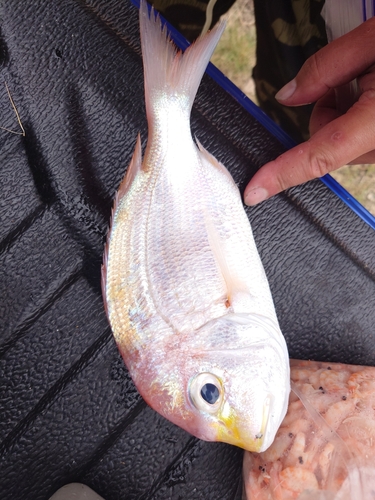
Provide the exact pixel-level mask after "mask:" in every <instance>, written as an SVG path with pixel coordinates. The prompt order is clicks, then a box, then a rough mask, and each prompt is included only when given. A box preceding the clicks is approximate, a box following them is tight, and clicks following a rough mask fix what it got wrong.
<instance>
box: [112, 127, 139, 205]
mask: <svg viewBox="0 0 375 500" xmlns="http://www.w3.org/2000/svg"><path fill="white" fill-rule="evenodd" d="M141 168H142V143H141V135H140V134H138V136H137V142H136V144H135V148H134V153H133V156H132V159H131V160H130V163H129V166H128V169H127V171H126V174H125V177H124V179H123V180H122V181H121V184H120V186H119V188H118V191H117V193H116V198H115V203H114V207H113V209H114V210H116V209H117V207H118V204H119V202H120V201H121V200H122V198H123V197H124V196H125V194H126V193H127V192H128V191H129V188H130V186H131V185H132V184H133V181H134V179H135V177H136V175H137V174H138V172H139V171H140V170H141Z"/></svg>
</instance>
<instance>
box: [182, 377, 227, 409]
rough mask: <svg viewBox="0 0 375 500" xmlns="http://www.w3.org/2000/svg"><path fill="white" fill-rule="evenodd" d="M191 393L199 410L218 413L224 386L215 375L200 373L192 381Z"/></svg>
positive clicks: (192, 399)
mask: <svg viewBox="0 0 375 500" xmlns="http://www.w3.org/2000/svg"><path fill="white" fill-rule="evenodd" d="M189 395H190V399H191V401H192V403H193V404H194V406H195V407H196V408H197V409H198V410H201V411H205V412H208V413H216V412H217V410H218V409H219V407H220V405H221V403H222V400H223V395H224V388H223V386H222V383H221V381H220V380H219V379H218V378H217V377H216V376H215V375H212V374H211V373H199V374H198V375H196V376H195V377H194V378H193V379H192V381H191V383H190V388H189Z"/></svg>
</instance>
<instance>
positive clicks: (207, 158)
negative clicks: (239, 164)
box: [195, 138, 238, 190]
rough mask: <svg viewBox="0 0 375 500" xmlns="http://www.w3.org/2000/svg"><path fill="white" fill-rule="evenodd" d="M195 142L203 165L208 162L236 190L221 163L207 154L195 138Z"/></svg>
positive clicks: (234, 184)
mask: <svg viewBox="0 0 375 500" xmlns="http://www.w3.org/2000/svg"><path fill="white" fill-rule="evenodd" d="M195 140H196V143H197V145H198V148H199V154H200V157H201V158H202V161H203V164H204V163H206V162H208V163H209V164H210V165H212V166H213V167H214V168H216V169H217V170H219V172H221V173H222V174H223V175H224V176H225V177H226V178H227V179H228V181H229V182H230V183H231V184H232V185H233V187H235V188H236V189H237V190H238V187H237V184H236V183H235V182H234V180H233V177H232V176H231V175H230V173H229V172H228V170H227V168H226V167H225V166H224V165H223V164H222V163H221V162H219V161H218V160H217V159H216V158H215V157H214V156H213V155H212V154H211V153H209V152H208V151H207V149H205V148H204V147H203V146H202V144H201V143H200V142H199V140H198V139H197V138H195Z"/></svg>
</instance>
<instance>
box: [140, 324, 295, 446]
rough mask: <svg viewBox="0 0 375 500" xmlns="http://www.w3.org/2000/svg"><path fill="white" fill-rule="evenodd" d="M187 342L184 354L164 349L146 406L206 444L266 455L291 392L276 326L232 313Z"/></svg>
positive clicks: (283, 347)
mask: <svg viewBox="0 0 375 500" xmlns="http://www.w3.org/2000/svg"><path fill="white" fill-rule="evenodd" d="M183 343H184V346H185V347H184V349H176V350H174V349H173V348H170V349H169V350H168V352H165V354H164V359H163V362H162V363H159V367H158V369H157V371H156V372H155V371H154V374H153V376H152V378H153V383H152V384H148V386H147V387H146V388H145V389H146V392H147V394H144V393H143V394H142V395H143V397H145V399H146V401H147V402H148V403H149V404H150V405H151V406H152V407H153V408H154V409H155V410H157V411H158V412H159V413H161V414H162V415H164V416H165V417H166V418H168V419H169V420H171V421H172V422H174V423H175V424H176V425H178V426H180V427H182V428H184V429H185V430H186V431H188V432H190V433H191V434H193V435H195V436H196V437H198V438H200V439H203V440H205V441H221V442H225V443H230V444H233V445H236V446H239V447H241V448H244V449H245V450H248V451H255V452H262V451H265V450H266V449H267V448H268V447H269V446H270V445H271V444H272V442H273V440H274V438H275V435H276V432H277V430H278V428H279V426H280V424H281V422H282V420H283V418H284V416H285V414H286V411H287V406H288V398H289V392H290V371H289V357H288V351H287V348H286V343H285V340H284V337H283V336H282V334H281V332H280V330H279V328H278V325H277V323H276V322H275V321H274V320H269V319H268V318H265V317H262V316H257V315H246V314H228V315H226V316H224V317H222V318H218V319H215V320H212V321H210V322H209V323H207V324H205V325H204V326H203V327H202V328H200V329H199V331H197V332H195V335H194V338H191V342H190V347H189V349H187V348H186V345H187V342H186V339H184V342H183ZM155 366H156V364H155V363H154V364H151V363H149V364H148V367H149V369H152V370H155ZM149 380H150V379H149Z"/></svg>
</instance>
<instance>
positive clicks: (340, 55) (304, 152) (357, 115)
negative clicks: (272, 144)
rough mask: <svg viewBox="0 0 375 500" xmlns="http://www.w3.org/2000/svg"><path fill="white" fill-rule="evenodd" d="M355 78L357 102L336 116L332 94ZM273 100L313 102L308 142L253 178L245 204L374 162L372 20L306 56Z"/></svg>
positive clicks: (374, 37) (374, 35) (374, 24)
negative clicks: (345, 166) (337, 171)
mask: <svg viewBox="0 0 375 500" xmlns="http://www.w3.org/2000/svg"><path fill="white" fill-rule="evenodd" d="M355 78H357V81H358V87H359V92H360V93H359V98H358V100H357V101H356V102H355V103H354V105H353V106H352V107H350V108H349V110H348V111H347V112H346V113H345V114H342V115H341V114H340V113H339V111H338V110H337V107H336V98H335V89H337V88H338V87H340V86H341V85H343V84H346V83H348V82H350V81H351V80H353V79H355ZM276 98H277V100H278V101H279V102H280V103H282V104H285V105H287V106H300V105H302V104H308V103H311V102H315V101H317V102H316V105H315V107H314V110H313V113H312V115H311V119H310V133H311V137H310V139H309V140H308V141H306V142H304V143H302V144H299V145H298V146H296V147H294V148H293V149H291V150H289V151H287V152H286V153H284V154H282V155H281V156H279V157H278V158H276V160H274V161H271V162H269V163H267V164H266V165H264V166H263V167H262V168H261V169H260V170H259V171H258V172H257V173H256V174H255V175H254V177H253V178H252V179H251V181H250V182H249V184H248V185H247V187H246V189H245V194H244V200H245V203H246V204H247V205H256V204H257V203H259V202H261V201H264V200H265V199H267V198H269V197H271V196H273V195H275V194H277V193H279V192H280V191H283V190H284V189H287V188H289V187H292V186H296V185H298V184H302V183H303V182H306V181H308V180H311V179H314V178H316V177H321V176H323V175H325V174H326V173H328V172H331V171H333V170H336V169H337V168H339V167H341V166H343V165H346V164H350V163H351V164H356V163H375V18H371V19H369V20H368V21H366V22H364V23H363V24H361V25H360V26H358V27H357V28H355V29H354V30H353V31H351V32H349V33H347V34H346V35H344V36H342V37H340V38H337V39H336V40H334V41H333V42H331V43H330V44H329V45H327V46H326V47H324V48H323V49H321V50H319V51H318V52H317V53H316V54H314V55H313V56H312V57H310V58H309V59H308V60H307V61H306V62H305V64H304V65H303V66H302V68H301V70H300V71H299V73H298V74H297V76H296V78H295V79H294V80H292V81H291V82H289V83H287V84H286V85H285V86H284V87H283V88H282V89H281V90H280V91H279V92H278V93H277V94H276Z"/></svg>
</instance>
